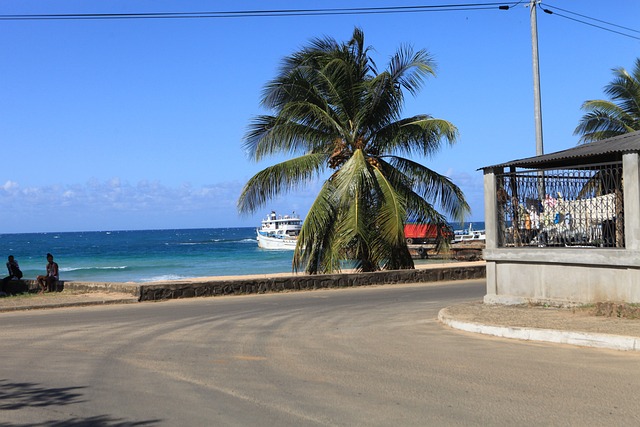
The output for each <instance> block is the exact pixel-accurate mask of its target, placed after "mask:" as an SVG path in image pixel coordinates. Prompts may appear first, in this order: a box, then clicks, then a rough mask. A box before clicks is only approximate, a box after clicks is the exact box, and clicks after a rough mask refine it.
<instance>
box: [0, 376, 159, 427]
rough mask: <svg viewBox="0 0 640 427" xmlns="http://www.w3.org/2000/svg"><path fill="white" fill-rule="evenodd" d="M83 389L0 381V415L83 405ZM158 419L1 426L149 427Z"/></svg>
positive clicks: (104, 417) (102, 418) (90, 419)
mask: <svg viewBox="0 0 640 427" xmlns="http://www.w3.org/2000/svg"><path fill="white" fill-rule="evenodd" d="M85 388H86V387H57V388H47V387H42V386H41V385H39V384H35V383H26V382H24V383H18V382H11V381H9V380H6V379H2V380H0V413H2V411H10V410H20V409H28V408H41V407H46V406H64V405H71V404H75V403H83V402H86V400H83V399H82V393H81V392H80V391H81V390H83V389H85ZM160 421H161V420H159V419H155V420H146V421H127V420H125V419H122V418H116V417H112V416H109V415H96V416H93V417H88V418H77V417H76V418H71V419H67V420H51V421H44V422H41V423H35V424H34V423H28V424H10V423H3V422H0V427H26V426H33V427H63V426H65V427H67V426H68V427H89V426H95V427H137V426H150V425H156V424H158V423H160Z"/></svg>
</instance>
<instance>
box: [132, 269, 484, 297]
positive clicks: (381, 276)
mask: <svg viewBox="0 0 640 427" xmlns="http://www.w3.org/2000/svg"><path fill="white" fill-rule="evenodd" d="M483 277H485V266H484V264H482V265H477V266H451V267H449V266H447V267H442V268H428V269H415V270H394V271H379V272H375V273H350V274H349V273H344V274H320V275H291V276H279V277H264V278H251V279H242V278H234V279H230V280H222V279H211V280H210V281H170V282H154V283H149V284H141V285H139V298H140V301H157V300H166V299H174V298H191V297H198V296H218V295H244V294H262V293H267V292H287V291H302V290H312V289H329V288H347V287H356V286H368V285H386V284H401V283H422V282H438V281H444V280H465V279H479V278H483Z"/></svg>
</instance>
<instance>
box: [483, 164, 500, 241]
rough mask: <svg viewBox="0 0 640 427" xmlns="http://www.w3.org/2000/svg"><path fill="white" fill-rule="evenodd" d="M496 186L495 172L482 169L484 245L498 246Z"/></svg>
mask: <svg viewBox="0 0 640 427" xmlns="http://www.w3.org/2000/svg"><path fill="white" fill-rule="evenodd" d="M497 191H498V187H497V185H496V174H495V171H494V170H493V169H486V170H485V171H484V228H485V233H486V235H487V237H486V239H487V240H486V243H485V247H486V248H487V249H496V248H497V247H498V201H497V199H496V196H497Z"/></svg>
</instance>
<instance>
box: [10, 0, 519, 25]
mask: <svg viewBox="0 0 640 427" xmlns="http://www.w3.org/2000/svg"><path fill="white" fill-rule="evenodd" d="M521 1H522V0H520V1H519V2H518V3H520V2H521ZM518 3H516V4H518ZM503 4H504V3H462V4H441V5H429V6H426V5H425V6H389V7H361V8H321V9H280V10H278V9H276V10H248V11H231V12H223V11H208V12H152V13H75V14H33V15H0V20H3V21H17V20H86V19H185V18H244V17H273V16H275V17H282V16H325V15H356V14H358V15H368V14H396V13H416V12H451V11H468V10H488V9H496V8H497V7H498V6H500V5H503Z"/></svg>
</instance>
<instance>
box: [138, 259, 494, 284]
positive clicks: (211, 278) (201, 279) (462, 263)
mask: <svg viewBox="0 0 640 427" xmlns="http://www.w3.org/2000/svg"><path fill="white" fill-rule="evenodd" d="M479 265H484V261H455V262H445V263H420V264H416V265H415V267H416V270H421V269H431V268H443V267H444V268H451V267H476V266H479ZM353 272H354V271H353V270H349V269H345V270H342V271H341V272H340V273H333V274H350V273H353ZM289 276H307V274H306V273H304V272H298V273H293V272H288V273H270V274H246V275H245V274H234V275H231V276H208V277H194V278H189V279H178V280H163V281H162V283H167V282H180V283H184V282H191V283H201V282H211V281H215V280H234V279H267V278H270V277H289ZM152 283H158V282H146V284H152Z"/></svg>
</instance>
